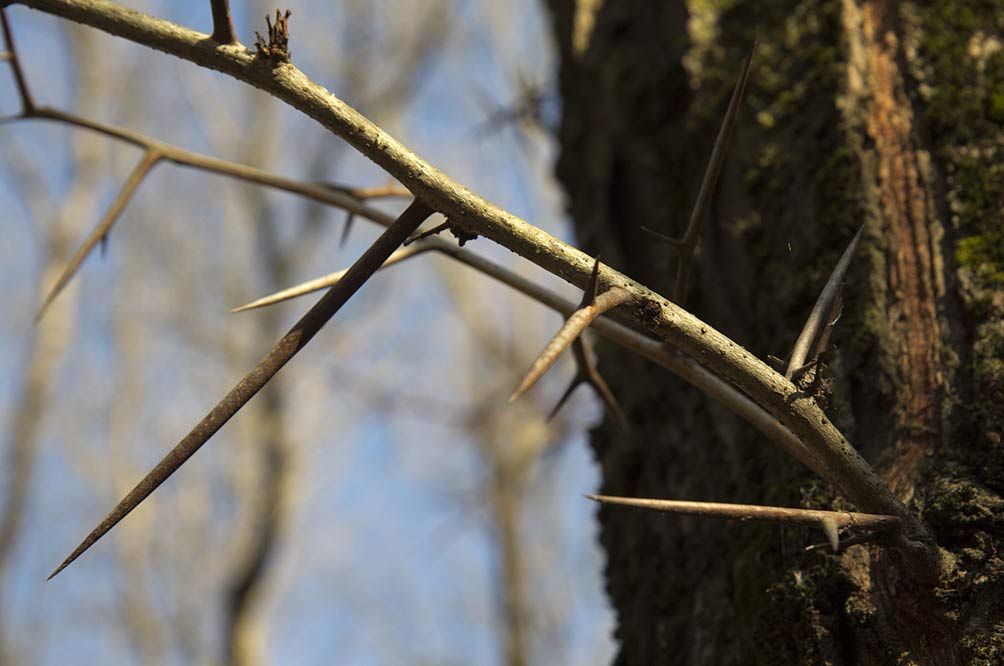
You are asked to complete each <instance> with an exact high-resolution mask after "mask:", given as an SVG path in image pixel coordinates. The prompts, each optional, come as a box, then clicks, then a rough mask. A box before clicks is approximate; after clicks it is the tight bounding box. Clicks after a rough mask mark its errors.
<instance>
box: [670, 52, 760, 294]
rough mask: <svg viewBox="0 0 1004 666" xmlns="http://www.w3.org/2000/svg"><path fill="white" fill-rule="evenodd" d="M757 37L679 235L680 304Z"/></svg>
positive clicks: (678, 285)
mask: <svg viewBox="0 0 1004 666" xmlns="http://www.w3.org/2000/svg"><path fill="white" fill-rule="evenodd" d="M756 46H757V39H756V38H754V39H753V46H751V47H750V50H749V54H747V56H746V61H745V62H744V63H743V69H742V72H741V73H740V75H739V80H738V81H737V82H736V87H735V90H733V91H732V99H730V100H729V106H728V108H727V109H726V111H725V118H724V119H723V120H722V126H721V128H720V129H719V130H718V136H717V138H715V146H714V148H712V149H711V159H709V160H708V168H707V169H706V170H705V171H704V180H702V181H701V189H700V190H698V192H697V201H695V202H694V209H693V211H692V212H691V214H690V221H689V222H688V223H687V231H686V233H684V235H683V242H682V244H681V247H680V265H679V268H678V269H677V271H676V285H675V286H674V288H673V300H674V301H676V302H677V303H678V304H681V305H682V304H683V302H684V301H685V300H686V298H687V280H688V276H689V273H690V261H691V259H692V258H693V256H694V250H695V249H696V248H697V241H698V239H699V238H700V235H701V224H702V222H703V221H704V214H705V212H707V209H708V205H709V204H710V203H711V196H712V195H713V194H714V191H715V185H717V184H718V176H719V174H721V172H722V164H724V163H725V154H726V152H727V151H728V146H729V139H730V138H731V136H732V127H733V125H735V121H736V116H737V115H738V112H739V104H740V103H741V102H742V99H743V92H744V91H745V90H746V82H747V81H748V80H749V75H750V64H751V63H752V62H753V52H754V51H755V50H756Z"/></svg>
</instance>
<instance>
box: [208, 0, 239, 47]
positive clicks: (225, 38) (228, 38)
mask: <svg viewBox="0 0 1004 666" xmlns="http://www.w3.org/2000/svg"><path fill="white" fill-rule="evenodd" d="M209 6H210V7H211V8H212V10H213V34H212V36H211V37H210V39H212V40H213V41H215V42H219V43H220V44H231V45H236V44H240V40H239V39H237V35H236V34H234V22H233V20H232V19H231V18H230V0H209Z"/></svg>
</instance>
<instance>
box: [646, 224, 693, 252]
mask: <svg viewBox="0 0 1004 666" xmlns="http://www.w3.org/2000/svg"><path fill="white" fill-rule="evenodd" d="M641 230H642V231H644V232H645V233H649V234H652V235H653V236H655V237H656V238H658V239H659V240H661V241H663V242H666V243H669V244H670V245H673V246H675V247H679V246H681V245H683V241H682V240H680V239H679V238H673V237H672V236H667V235H666V234H664V233H662V232H661V231H656V230H655V229H651V228H649V227H646V226H644V225H642V226H641Z"/></svg>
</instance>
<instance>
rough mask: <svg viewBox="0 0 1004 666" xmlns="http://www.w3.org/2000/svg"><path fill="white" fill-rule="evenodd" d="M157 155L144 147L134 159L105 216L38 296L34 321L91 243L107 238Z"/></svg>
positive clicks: (38, 319) (78, 266) (60, 288)
mask: <svg viewBox="0 0 1004 666" xmlns="http://www.w3.org/2000/svg"><path fill="white" fill-rule="evenodd" d="M161 157H162V156H161V154H160V153H158V152H156V151H152V150H148V151H146V152H145V153H143V157H141V158H140V160H139V162H137V163H136V166H135V167H133V170H132V172H130V174H129V178H128V179H127V180H126V182H125V184H124V185H123V186H122V189H121V190H120V191H119V193H118V196H116V197H115V201H113V202H112V205H111V207H109V208H108V212H107V213H105V216H104V217H103V218H101V221H100V222H98V226H96V227H94V230H93V231H92V232H91V234H90V235H89V236H88V237H87V240H85V241H84V244H83V245H81V246H80V248H79V249H78V250H77V251H76V253H75V254H74V255H73V258H72V259H70V263H69V264H68V265H67V266H66V268H65V269H64V270H63V273H62V274H61V275H60V276H59V279H57V280H56V284H54V285H53V286H52V288H51V289H49V292H48V294H46V296H45V298H44V299H43V300H42V306H41V307H40V308H39V309H38V314H36V315H35V323H36V324H37V323H38V322H40V321H41V320H42V317H43V316H44V315H45V312H46V310H48V309H49V306H50V305H52V302H53V301H54V300H55V299H56V296H58V295H59V294H60V292H62V291H63V289H64V288H65V287H66V285H68V284H69V283H70V280H71V279H73V276H74V275H76V273H77V271H78V270H79V269H80V265H81V264H82V263H84V259H86V258H87V255H89V254H90V253H91V250H93V249H94V246H95V245H97V244H98V243H102V244H104V243H106V242H107V239H108V234H109V233H110V232H111V230H112V227H113V226H114V225H115V222H116V220H118V218H119V216H120V215H121V214H122V211H123V210H125V207H126V204H128V203H129V200H130V199H132V196H133V194H135V193H136V188H138V187H139V184H140V183H141V182H143V179H144V178H145V177H146V175H147V174H148V173H150V169H152V168H153V167H154V165H156V164H157V162H158V161H159V160H160V159H161Z"/></svg>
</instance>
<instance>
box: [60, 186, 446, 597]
mask: <svg viewBox="0 0 1004 666" xmlns="http://www.w3.org/2000/svg"><path fill="white" fill-rule="evenodd" d="M431 214H432V210H431V209H429V208H428V207H426V206H425V205H424V204H422V203H421V202H419V201H418V200H415V201H414V202H412V204H411V205H410V206H408V208H407V209H405V211H404V212H403V213H401V216H400V217H398V218H397V220H395V221H394V223H393V224H392V225H390V227H388V228H387V230H386V231H384V232H383V234H381V235H380V237H379V238H378V239H377V240H376V241H375V242H374V243H373V245H371V246H370V247H369V249H368V250H366V252H364V253H363V255H362V256H361V257H359V259H357V260H356V262H355V263H354V264H353V265H352V268H350V269H349V271H348V272H347V273H346V274H345V277H344V278H343V279H342V280H341V281H340V282H339V283H338V284H337V285H335V286H334V287H332V288H331V289H330V290H329V291H328V292H327V293H326V294H325V295H324V296H323V297H322V298H321V300H319V301H318V302H317V303H316V304H315V305H314V307H312V308H310V310H308V311H307V314H305V315H303V317H301V318H300V320H299V321H298V322H296V324H294V325H293V327H292V328H291V329H289V332H288V333H286V335H284V336H283V337H282V339H281V340H279V342H277V343H276V345H275V346H274V347H273V348H272V350H271V351H269V353H268V354H266V355H265V357H264V358H263V359H262V360H261V361H259V362H258V365H256V366H255V367H254V368H253V369H252V370H251V371H250V372H248V374H246V375H245V376H244V378H243V379H241V380H240V381H239V382H238V383H237V385H236V386H234V388H233V389H231V390H230V392H229V393H227V395H226V396H224V398H223V399H222V400H221V401H220V402H219V404H217V405H216V407H214V408H213V409H212V411H210V412H209V413H208V414H207V415H206V416H205V417H204V418H203V419H202V420H201V421H200V422H199V423H198V424H197V425H196V426H195V427H194V428H193V429H192V431H191V432H190V433H188V435H186V436H185V438H184V439H182V440H181V441H180V442H179V443H178V445H177V446H175V447H174V448H173V449H171V451H170V452H169V453H168V454H167V455H166V456H164V458H163V460H161V461H160V462H159V463H157V465H156V466H155V467H154V468H153V469H152V470H151V471H150V472H149V473H148V474H147V475H146V476H145V477H143V479H142V480H141V481H140V482H139V483H138V484H136V487H135V488H133V489H132V490H131V491H130V492H129V494H128V495H126V496H125V498H123V499H122V501H121V502H119V503H118V505H117V506H116V507H115V508H114V509H112V510H111V512H110V513H109V514H108V515H107V516H106V517H105V519H104V520H102V521H101V523H100V524H99V525H98V526H97V527H95V528H94V530H93V531H92V532H91V533H90V534H88V535H87V537H85V538H84V540H83V542H81V544H80V545H79V546H77V548H76V549H75V550H74V551H73V552H72V553H71V554H70V556H69V557H67V558H66V560H65V561H64V562H63V563H62V564H60V565H59V567H57V568H56V570H55V571H53V572H52V574H51V575H50V576H49V578H50V579H51V578H52V577H53V576H55V575H56V574H58V573H59V572H60V571H62V570H63V569H65V568H66V567H67V566H68V565H69V564H70V563H71V562H73V560H75V559H77V558H78V557H79V556H80V555H81V554H83V553H84V551H86V550H87V549H88V548H90V547H91V546H92V545H94V543H95V542H97V540H98V539H100V538H101V537H102V536H104V535H105V534H106V533H107V532H108V531H109V530H110V529H111V528H112V527H114V526H115V525H116V524H118V522H119V521H120V520H122V519H123V518H125V517H126V516H127V515H129V513H130V512H131V511H132V510H133V509H135V508H136V507H137V506H139V504H140V503H141V502H142V501H143V500H144V499H146V498H147V497H148V496H149V495H150V493H152V492H153V491H154V490H156V489H157V488H158V487H159V486H160V484H162V483H163V482H164V481H166V480H167V479H168V477H170V476H171V475H172V474H174V472H175V471H177V469H178V468H179V467H181V466H182V465H183V464H184V463H185V461H187V460H188V459H189V458H191V457H192V456H193V455H194V454H195V452H196V451H198V450H199V449H200V448H201V447H202V445H203V444H205V443H206V442H207V441H208V440H209V438H210V437H212V436H213V435H214V434H216V432H217V431H218V430H219V429H220V428H222V427H223V426H224V424H226V422H227V421H229V420H230V418H231V417H232V416H233V415H234V414H236V413H237V411H238V410H240V408H241V407H243V406H244V405H245V404H246V403H247V401H248V400H250V399H251V398H253V397H254V395H255V394H256V393H258V391H260V390H261V388H262V387H263V386H265V384H266V383H268V381H269V380H270V379H272V377H274V376H275V374H276V373H277V372H279V370H281V369H282V367H283V366H284V365H286V363H288V362H289V361H290V359H292V358H293V357H294V356H295V355H296V354H297V353H298V352H299V351H300V350H301V349H303V348H304V347H305V346H306V345H307V343H308V342H310V340H311V338H313V337H314V335H316V334H317V332H318V331H319V330H321V327H323V326H324V325H325V324H326V323H327V322H328V320H330V319H331V318H332V317H333V316H334V315H335V313H336V312H338V310H340V309H341V307H342V306H343V305H345V303H346V302H348V300H349V298H351V297H352V295H353V294H355V293H356V292H357V291H358V290H359V288H360V287H362V286H363V284H365V282H366V281H367V280H368V279H369V278H370V276H371V275H373V273H375V272H376V270H377V269H378V268H380V265H381V264H383V262H384V261H385V260H386V259H387V257H389V256H390V254H391V253H392V252H393V251H394V250H395V249H396V248H397V247H399V246H400V245H401V243H403V242H404V239H405V238H407V237H408V235H409V234H411V233H412V232H413V231H415V229H417V228H418V226H419V225H420V224H422V222H423V221H425V219H426V218H427V217H428V216H429V215H431Z"/></svg>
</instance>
